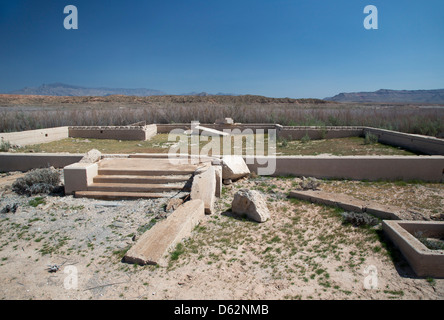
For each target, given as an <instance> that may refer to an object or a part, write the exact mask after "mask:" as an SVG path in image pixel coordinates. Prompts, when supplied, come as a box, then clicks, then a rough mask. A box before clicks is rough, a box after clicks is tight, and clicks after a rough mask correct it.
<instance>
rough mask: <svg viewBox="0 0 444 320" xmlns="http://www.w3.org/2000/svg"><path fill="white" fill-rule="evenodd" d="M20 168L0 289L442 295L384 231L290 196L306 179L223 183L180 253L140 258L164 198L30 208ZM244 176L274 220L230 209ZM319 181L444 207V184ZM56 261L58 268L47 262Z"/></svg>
mask: <svg viewBox="0 0 444 320" xmlns="http://www.w3.org/2000/svg"><path fill="white" fill-rule="evenodd" d="M19 176H20V174H12V175H3V176H1V177H0V194H1V195H2V196H1V199H0V210H1V209H2V208H4V207H5V206H6V205H7V204H13V203H17V204H18V209H17V211H16V212H15V213H13V212H8V213H1V214H0V283H1V287H0V298H1V299H45V300H46V299H94V300H95V299H146V300H152V299H267V300H270V299H271V300H281V299H438V300H442V299H443V298H444V279H430V278H429V279H425V278H418V277H416V276H415V274H414V273H413V271H412V270H411V269H410V267H409V266H408V264H407V263H406V261H405V260H404V259H403V258H402V256H400V254H399V252H398V251H397V250H396V249H394V248H392V247H391V245H390V243H388V242H386V241H385V240H384V238H383V234H382V233H381V232H380V231H379V230H373V229H362V228H355V227H353V226H350V225H343V224H342V221H341V219H340V217H339V215H338V212H337V210H335V209H332V208H328V207H324V206H319V205H314V204H310V203H306V202H300V201H294V200H290V199H288V198H287V197H286V192H288V191H289V190H292V189H294V188H295V187H296V186H297V183H298V179H286V178H281V179H278V178H260V177H259V178H255V179H244V180H241V181H238V182H236V183H234V184H233V185H230V186H224V188H223V196H222V197H221V198H220V199H218V201H217V203H216V207H217V213H216V214H213V215H211V216H206V218H205V220H204V221H202V223H201V224H200V225H199V226H198V227H196V228H195V230H194V231H193V234H192V236H191V237H190V238H189V239H187V240H185V241H184V242H183V244H182V247H178V248H177V249H176V252H175V253H176V254H175V257H177V259H171V261H170V264H169V265H168V266H164V267H156V266H143V267H141V266H136V265H130V264H126V263H123V262H121V258H122V256H123V254H124V252H125V250H127V249H128V248H129V247H131V245H132V244H134V240H136V239H137V236H139V235H140V234H142V233H143V232H144V230H146V228H148V227H149V225H150V224H152V223H153V221H156V220H159V219H156V217H157V218H158V217H159V216H162V215H164V214H165V213H164V209H163V206H164V204H165V201H166V200H156V201H152V200H138V201H113V202H106V201H98V200H91V199H74V198H73V197H71V196H65V197H55V196H54V197H52V196H46V197H44V199H43V201H42V202H43V203H41V204H39V205H38V206H36V207H33V206H31V205H30V204H29V201H30V200H31V199H33V198H35V197H31V198H28V197H25V196H18V195H16V194H15V193H13V192H12V191H11V189H10V185H11V183H12V182H13V181H14V180H15V179H16V178H17V177H19ZM243 187H246V188H251V189H257V190H260V191H262V192H263V193H264V196H265V197H266V198H267V202H268V204H269V208H270V210H271V216H272V218H271V220H270V221H267V222H266V223H263V224H258V223H254V222H252V221H248V220H245V219H240V218H237V217H234V216H233V215H232V214H231V212H230V210H229V209H230V204H231V201H232V199H233V195H234V193H235V192H236V191H237V190H238V189H239V188H243ZM321 188H322V189H324V190H326V191H341V192H349V193H350V194H353V195H359V194H360V193H361V192H362V194H361V196H363V197H364V196H367V197H371V198H375V197H376V198H377V196H376V191H377V190H380V189H381V188H389V189H390V190H391V192H386V193H385V194H384V197H383V198H384V199H385V201H386V202H389V203H392V204H397V205H399V204H402V205H407V206H408V205H409V202H408V201H407V199H410V198H412V199H413V198H415V197H416V201H415V209H416V210H421V212H423V213H424V215H431V214H439V213H440V211H439V210H442V209H441V208H443V207H444V203H443V202H444V192H443V190H444V187H443V185H442V184H417V185H410V184H407V185H397V184H387V185H384V186H383V185H379V186H378V185H377V184H371V183H367V185H365V184H363V183H361V184H359V183H357V182H350V181H333V182H325V183H323V184H322V185H321ZM364 188H367V189H366V190H367V192H365V190H364ZM372 190H373V191H374V195H371V194H372V192H373V191H372ZM403 199H404V200H403ZM412 201H413V200H412ZM393 202H395V203H393ZM438 204H439V205H440V206H438ZM441 213H442V212H441ZM171 257H173V255H172V256H171ZM54 264H57V265H58V266H59V270H58V271H57V272H49V271H48V266H50V265H54ZM372 271H374V272H373V273H372Z"/></svg>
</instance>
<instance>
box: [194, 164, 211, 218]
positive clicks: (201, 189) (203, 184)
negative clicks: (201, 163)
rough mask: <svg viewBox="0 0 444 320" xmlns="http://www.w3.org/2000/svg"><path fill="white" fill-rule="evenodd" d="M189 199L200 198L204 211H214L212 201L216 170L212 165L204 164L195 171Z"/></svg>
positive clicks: (209, 212) (208, 212)
mask: <svg viewBox="0 0 444 320" xmlns="http://www.w3.org/2000/svg"><path fill="white" fill-rule="evenodd" d="M190 198H191V200H196V199H200V200H202V201H203V202H204V205H205V213H206V214H212V213H213V212H214V201H215V200H216V199H215V198H216V170H215V169H214V167H213V166H206V167H204V168H202V169H198V170H197V171H196V174H195V176H194V177H193V184H192V186H191V194H190Z"/></svg>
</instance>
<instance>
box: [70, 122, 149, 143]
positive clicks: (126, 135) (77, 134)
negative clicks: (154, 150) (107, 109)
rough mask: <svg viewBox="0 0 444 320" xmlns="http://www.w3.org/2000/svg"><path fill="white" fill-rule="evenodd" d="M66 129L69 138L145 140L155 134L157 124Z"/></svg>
mask: <svg viewBox="0 0 444 320" xmlns="http://www.w3.org/2000/svg"><path fill="white" fill-rule="evenodd" d="M68 131H69V132H68V135H69V137H71V138H86V139H114V140H141V141H145V140H148V139H150V138H151V137H153V136H154V135H156V134H157V126H156V125H155V124H151V125H147V126H121V127H112V126H105V127H69V128H68Z"/></svg>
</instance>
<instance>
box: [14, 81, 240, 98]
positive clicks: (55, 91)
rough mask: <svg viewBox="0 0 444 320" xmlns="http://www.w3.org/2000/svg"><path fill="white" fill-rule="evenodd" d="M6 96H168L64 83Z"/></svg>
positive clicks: (157, 92)
mask: <svg viewBox="0 0 444 320" xmlns="http://www.w3.org/2000/svg"><path fill="white" fill-rule="evenodd" d="M8 94H20V95H39V96H69V97H82V96H110V95H125V96H140V97H148V96H164V95H170V94H168V93H166V92H163V91H160V90H154V89H145V88H139V89H123V88H87V87H80V86H73V85H69V84H64V83H51V84H42V85H41V86H39V87H26V88H23V89H20V90H15V91H11V92H8ZM181 95H184V96H189V95H190V96H212V95H213V94H209V93H206V92H200V93H198V92H190V93H183V94H181ZM215 95H228V96H231V95H233V96H234V95H235V94H231V93H217V94H215Z"/></svg>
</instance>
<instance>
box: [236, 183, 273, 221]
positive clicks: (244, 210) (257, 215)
mask: <svg viewBox="0 0 444 320" xmlns="http://www.w3.org/2000/svg"><path fill="white" fill-rule="evenodd" d="M231 210H232V212H233V213H234V214H237V215H247V217H248V218H250V219H252V220H254V221H257V222H265V221H267V220H268V219H270V211H269V210H268V207H267V202H266V201H265V198H264V197H263V196H262V194H261V193H260V192H259V191H257V190H248V189H240V190H239V191H238V192H236V193H235V194H234V199H233V202H232V203H231Z"/></svg>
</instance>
